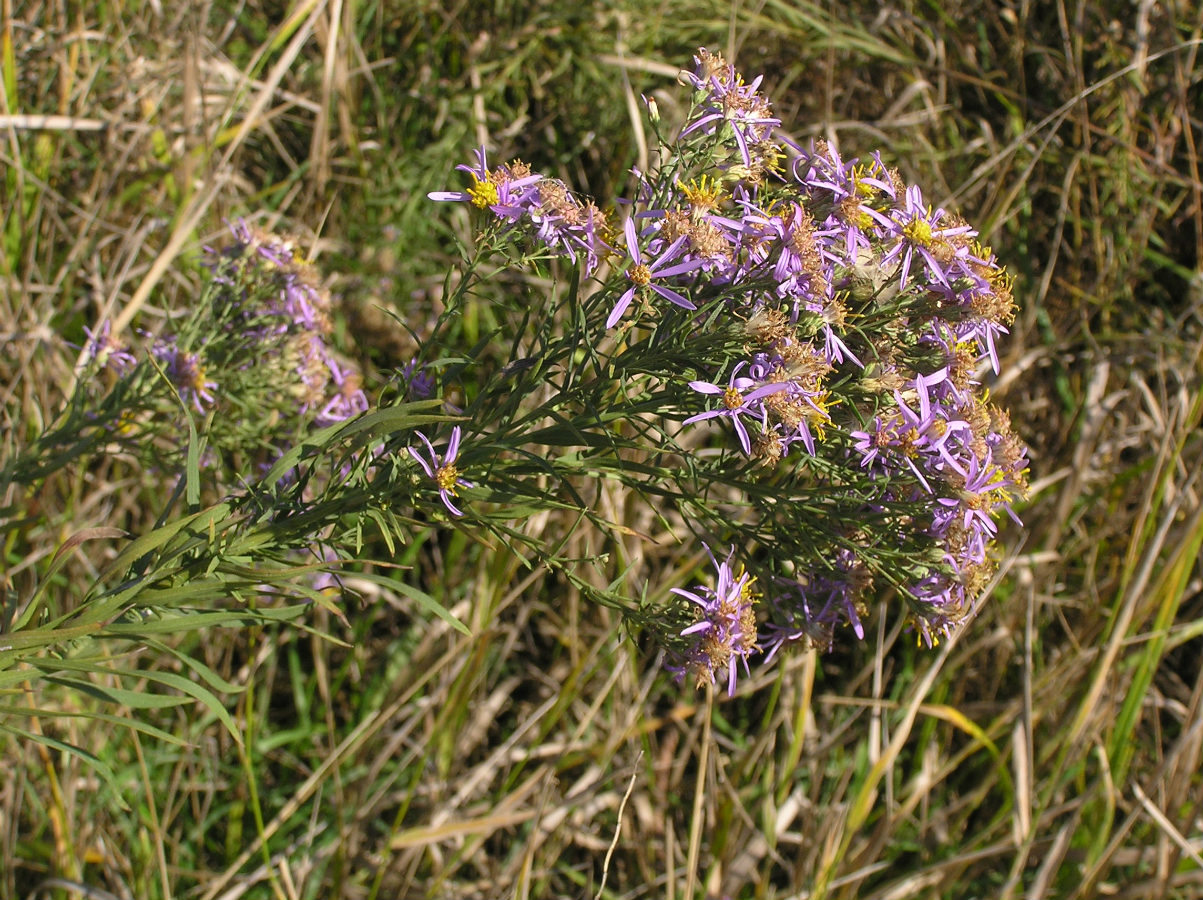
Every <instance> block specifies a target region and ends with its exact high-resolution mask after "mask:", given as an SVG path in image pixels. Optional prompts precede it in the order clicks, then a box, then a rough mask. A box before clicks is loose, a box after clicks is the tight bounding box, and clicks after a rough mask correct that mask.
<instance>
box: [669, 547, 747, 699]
mask: <svg viewBox="0 0 1203 900" xmlns="http://www.w3.org/2000/svg"><path fill="white" fill-rule="evenodd" d="M706 552H707V553H708V554H710V561H711V562H712V563H713V564H714V567H715V570H716V576H717V577H716V579H715V586H714V587H713V588H709V587H696V588H694V589H692V590H685V589H684V588H672V592H673V593H674V594H677V595H679V596H681V597H684V598H685V599H686V600H689V601H690V602H692V603H695V604H697V606H698V621H697V622H696V623H694V624H693V625H690V626H689V627H688V628H686V629H685V630H684V631H682V632H681V636H682V637H690V638H693V646H692V647H691V648H690V650H689V652H688V653H687V655H686V659H685V665H684V666H681V667H670V668H674V670H675V671H676V672H677V673H678V675H684V674H685V672H686V671H689V672H692V673H693V674H694V676H695V678H696V679H697V683H698V685H699V686H700V685H702V684H705V683H706V682H707V681H709V682H710V683H712V684H713V683H714V682H715V675H716V674H718V673H720V672H724V671H725V672H726V673H727V694H728V696H734V694H735V679H736V677H737V676H738V674H739V663H741V662H742V663H743V667H744V672H745V673H746V672H747V671H748V657H749V656H751V655H752V654H753V653H755V652H756V651H757V650H758V649H759V648H758V647H757V646H756V611H755V608H754V603H755V600H756V597H757V595H756V593H755V591H754V585H755V583H756V579H755V578H753V577H752V576H751V575H749V574H748V573H747V572H746V571H744V569H743V567H742V566H740V568H739V570H738V572H736V571H734V570H732V567H731V557H732V555H734V550H732V553H731V555H728V557H727V558H726V559H725V560H723V561H722V562H721V563H720V562H719V561H718V560H716V559H715V558H714V554H712V553H710V548H709V547H707V548H706Z"/></svg>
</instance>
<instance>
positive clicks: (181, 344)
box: [84, 221, 368, 447]
mask: <svg viewBox="0 0 1203 900" xmlns="http://www.w3.org/2000/svg"><path fill="white" fill-rule="evenodd" d="M230 231H231V234H232V237H233V240H231V241H229V242H228V243H227V244H226V245H225V246H224V247H222V248H221V249H212V248H209V249H207V254H208V256H207V264H208V266H209V268H210V271H211V273H212V277H211V279H210V284H209V289H208V291H207V294H206V296H205V298H204V299H203V300H202V302H201V303H199V304H197V307H196V309H195V310H194V313H193V315H192V317H191V318H190V319H189V320H187V321H186V322H184V323H183V324H182V326H181V327H180V328H179V329H178V330H175V331H173V332H168V333H164V334H160V335H158V336H157V337H155V338H154V339H153V340H152V341H151V342H150V346H149V356H150V359H151V360H152V361H153V364H154V367H155V368H156V369H157V370H158V371H159V373H161V375H162V376H163V377H165V379H166V381H167V382H168V383H169V384H170V385H171V387H172V388H173V389H174V390H175V392H176V394H177V395H178V400H179V401H180V403H182V405H183V406H184V407H186V408H188V409H189V410H191V411H192V412H194V413H196V414H198V415H201V416H204V415H207V414H209V413H210V412H212V411H215V410H219V409H222V408H223V407H226V408H227V409H226V410H225V412H231V411H237V413H239V414H238V415H218V416H215V417H214V426H213V427H214V429H215V432H214V434H213V438H214V442H215V444H216V445H218V446H222V445H223V441H226V440H227V439H228V441H232V442H233V443H234V444H238V445H245V446H250V447H254V446H262V445H263V444H265V443H272V442H274V441H276V440H286V439H288V438H291V437H293V436H295V435H293V434H291V433H288V432H287V425H288V424H289V423H292V424H293V425H294V426H296V427H301V428H304V427H308V426H309V425H310V424H311V423H312V424H316V425H318V426H322V425H332V424H335V423H337V422H342V421H344V420H346V419H348V418H350V417H351V416H352V415H355V414H357V413H360V412H363V411H365V410H366V409H367V408H368V399H367V396H366V395H365V393H364V391H363V387H362V379H361V377H360V375H359V373H358V372H357V371H356V370H355V369H354V368H353V367H351V366H349V365H347V364H345V363H343V362H340V361H339V359H338V358H337V357H336V356H335V354H334V352H333V351H332V349H331V347H330V343H329V338H330V334H331V331H332V324H331V319H330V297H329V294H328V292H327V291H326V290H325V289H324V288H322V287H321V286H320V285H319V283H318V278H317V275H316V270H315V269H314V267H313V266H312V264H311V263H309V262H308V261H306V260H305V259H304V258H303V257H302V256H301V255H300V254H299V253H298V251H297V249H296V248H295V247H294V246H293V244H292V243H291V242H290V241H288V240H286V239H284V238H281V237H279V236H277V235H274V234H270V233H268V232H264V231H260V230H258V229H255V228H253V227H251V226H249V225H248V224H246V223H245V222H242V221H238V222H235V223H233V224H232V225H231V226H230ZM87 334H88V338H89V340H88V343H87V345H86V346H85V352H84V357H85V361H86V362H89V363H91V364H92V365H94V366H96V367H97V368H98V369H100V370H106V371H109V372H111V373H113V374H114V375H115V376H117V377H129V376H131V375H132V374H133V373H134V370H135V368H136V366H137V357H136V356H135V355H134V354H133V353H132V352H131V348H130V347H129V346H128V345H126V344H125V343H123V342H121V341H119V340H118V339H116V338H115V337H114V336H113V334H112V327H111V324H110V323H109V322H107V321H106V322H104V323H102V324H101V325H100V326H99V327H98V328H96V329H95V330H91V329H89V330H88V332H87ZM273 431H278V432H280V434H274V433H273Z"/></svg>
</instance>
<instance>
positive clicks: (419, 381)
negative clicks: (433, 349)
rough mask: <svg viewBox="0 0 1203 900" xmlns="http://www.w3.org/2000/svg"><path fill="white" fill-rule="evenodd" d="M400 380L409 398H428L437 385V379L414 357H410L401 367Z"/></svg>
mask: <svg viewBox="0 0 1203 900" xmlns="http://www.w3.org/2000/svg"><path fill="white" fill-rule="evenodd" d="M401 381H402V382H403V383H404V384H405V395H406V397H408V398H409V399H410V400H429V399H430V398H431V397H433V396H434V391H435V388H436V387H438V379H437V378H435V376H434V375H433V374H432V373H431V372H430V370H429V369H427V368H426V366H424V365H422V364H421V363H419V362H418V361H417V360H416V359H411V360H410V361H409V362H407V363H406V364H405V366H404V367H403V368H402V369H401Z"/></svg>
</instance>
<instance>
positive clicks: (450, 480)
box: [406, 425, 475, 516]
mask: <svg viewBox="0 0 1203 900" xmlns="http://www.w3.org/2000/svg"><path fill="white" fill-rule="evenodd" d="M417 435H418V437H419V438H421V439H422V443H423V444H425V445H426V452H427V454H428V457H427V458H423V456H422V454H421V453H420V452H418V451H417V450H415V449H414V448H413V447H407V448H406V449H407V450H408V451H409V455H410V456H412V457H413V458H414V459H415V460H417V463H418V465H419V466H421V467H422V471H423V472H425V473H426V475H427V476H428V477H429V478H433V479H434V482H435V484H436V485H438V488H439V497H440V498H442V500H443V505H444V506H446V507H447V509H448V510H449V511H450V512H451V514H452V515H453V516H462V515H463V514H464V513H463V511H462V510H460V509H458V508H457V507H456V505H455V504H454V503H452V502H451V498H452V497H455V496H457V495H458V489H459V488H461V487H475V485H474V484H473V483H472V482H471V481H465V480H464V479H463V478H460V473H459V469H458V468H457V467H456V465H455V460H456V459H457V458H458V457H459V441H460V427H459V426H458V425H456V426H455V427H454V428H452V429H451V440H450V441H448V442H447V451H446V452H445V453H444V454H443V460H442V462H439V455H438V453H436V452H435V449H434V445H433V444H431V443H430V439H429V438H427V437H426V435H424V434H422V432H420V431H419V432H417Z"/></svg>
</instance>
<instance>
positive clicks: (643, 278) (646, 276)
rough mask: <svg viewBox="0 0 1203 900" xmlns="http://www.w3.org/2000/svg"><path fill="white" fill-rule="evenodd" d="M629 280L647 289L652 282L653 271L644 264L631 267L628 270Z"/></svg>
mask: <svg viewBox="0 0 1203 900" xmlns="http://www.w3.org/2000/svg"><path fill="white" fill-rule="evenodd" d="M627 278H629V279H631V281H632V282H633V283H634V284H636V285H638V286H639V287H647V286H648V285H649V284H651V282H652V270H651V269H649V268H648V267H647V266H645V265H642V264H640V265H637V266H631V268H629V269H627Z"/></svg>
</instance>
